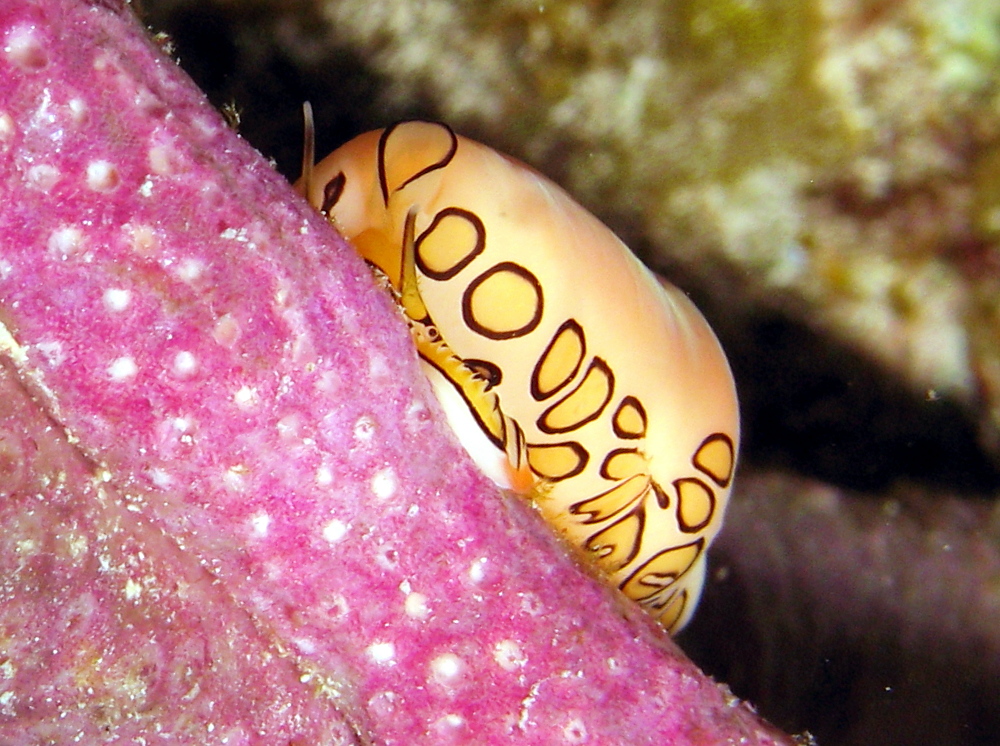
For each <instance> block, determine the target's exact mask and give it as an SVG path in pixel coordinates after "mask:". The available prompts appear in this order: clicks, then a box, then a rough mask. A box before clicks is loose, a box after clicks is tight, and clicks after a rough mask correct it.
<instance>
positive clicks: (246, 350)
mask: <svg viewBox="0 0 1000 746" xmlns="http://www.w3.org/2000/svg"><path fill="white" fill-rule="evenodd" d="M0 36H2V39H3V49H2V54H0V163H2V166H0V174H2V179H3V181H2V187H0V188H2V190H3V192H2V193H3V204H4V210H3V212H2V214H0V322H2V324H3V327H2V328H0V352H2V357H3V360H4V365H5V368H4V373H5V375H6V378H5V379H4V385H5V386H6V387H7V388H6V391H8V392H10V398H9V399H8V400H6V401H9V402H11V404H10V405H9V406H7V408H6V409H4V410H3V411H2V412H0V414H2V415H3V416H4V417H5V419H4V420H3V423H4V424H3V427H4V428H5V429H4V430H3V433H2V435H3V437H5V438H6V440H5V441H2V442H6V443H8V444H9V449H8V450H7V451H6V453H9V454H13V456H12V457H11V458H10V459H8V460H7V461H6V462H5V463H6V464H7V466H6V467H5V468H7V470H8V471H9V472H10V473H11V474H14V473H15V472H16V473H17V474H20V477H18V478H17V479H14V478H11V479H10V480H8V485H9V486H7V487H5V488H4V490H5V495H6V496H8V497H9V498H10V501H9V503H8V505H15V506H17V508H18V509H17V511H14V512H12V511H10V510H8V511H7V512H6V513H5V514H4V516H5V519H6V520H9V521H16V520H18V519H19V516H23V515H26V514H30V513H31V511H32V510H35V508H33V507H31V506H32V504H33V503H32V500H33V499H38V500H41V501H42V504H43V505H44V507H45V509H46V510H54V511H55V514H54V515H56V516H58V518H59V523H58V525H57V527H55V528H53V527H52V526H51V525H50V524H49V523H48V522H46V523H41V524H31V525H29V526H27V527H26V528H23V531H21V532H20V533H19V534H17V536H21V537H22V538H20V539H17V540H15V539H14V538H12V537H13V536H14V535H15V534H4V537H5V538H4V539H3V540H2V542H3V543H4V544H5V546H4V550H3V552H2V553H0V557H3V561H4V563H5V564H4V568H3V571H4V575H5V576H6V577H8V578H14V581H8V583H7V584H6V585H5V586H4V587H3V590H2V593H3V596H2V598H3V599H4V604H3V609H4V610H3V612H2V616H3V624H4V626H3V630H4V634H5V635H6V637H4V638H2V639H4V640H6V639H11V640H13V641H14V642H15V643H16V644H12V645H11V646H9V647H5V648H2V649H0V666H8V668H7V669H6V670H7V671H13V672H14V673H13V674H12V675H11V676H6V677H0V736H3V737H4V738H8V739H13V740H15V742H25V743H29V742H33V741H32V740H31V739H32V738H33V737H41V736H44V737H46V738H56V739H57V740H69V739H70V738H71V737H73V735H74V733H82V734H84V736H83V737H82V740H84V741H86V740H87V739H89V740H90V741H91V742H95V741H97V740H99V739H103V741H106V742H126V741H128V742H133V741H132V739H133V738H135V737H137V736H136V735H135V734H137V733H141V734H142V738H144V739H146V741H147V742H153V741H157V740H168V739H172V741H171V742H173V743H178V742H184V743H215V742H218V743H227V742H228V743H233V742H241V743H257V742H259V743H274V742H276V739H279V738H280V739H285V740H289V741H291V740H295V739H298V740H300V741H302V742H321V741H324V740H326V741H328V742H341V743H350V742H352V741H353V739H354V738H355V736H354V735H353V734H357V738H358V740H359V741H360V742H363V743H367V742H371V743H378V744H407V745H414V744H421V743H427V744H443V743H473V742H474V743H483V744H500V743H525V744H555V743H602V744H610V743H630V744H643V743H650V744H653V743H657V744H660V743H673V744H686V743H690V744H708V743H737V742H739V743H748V744H750V743H752V744H772V743H789V741H788V739H787V737H785V736H782V735H781V734H779V733H777V732H775V731H774V730H773V729H771V728H770V727H769V726H767V725H766V724H764V723H762V722H761V721H760V720H759V719H758V718H757V717H756V716H755V715H754V714H753V713H752V712H751V711H750V710H749V709H748V708H747V707H745V706H743V705H742V704H740V703H738V702H736V701H735V700H733V698H732V697H731V696H729V695H728V694H727V692H726V690H725V689H724V688H720V687H719V686H717V685H716V684H715V683H714V682H712V681H710V680H709V679H707V678H706V677H704V676H703V675H702V674H701V673H700V672H699V671H698V670H697V669H696V668H695V667H694V666H693V665H692V664H691V663H690V662H689V661H688V660H687V659H686V658H685V657H684V656H683V654H682V653H680V652H679V651H678V649H677V648H676V647H675V646H674V644H673V643H672V642H671V641H670V640H669V639H668V638H667V637H666V636H665V635H663V633H662V632H661V631H660V630H659V629H658V628H656V627H655V626H654V625H653V623H652V622H651V621H649V620H648V619H647V618H646V617H645V615H644V614H642V613H641V612H639V611H637V610H634V609H632V608H631V607H630V606H627V605H626V604H625V603H624V602H622V601H620V600H619V599H618V598H617V596H616V595H615V594H614V593H612V592H611V591H609V590H608V589H607V588H605V587H603V586H602V585H601V584H600V583H598V582H596V581H595V580H594V579H592V578H591V577H590V575H589V574H588V573H587V572H586V571H584V570H582V569H581V568H580V567H578V566H577V564H576V563H575V562H574V561H573V559H572V558H571V557H570V556H569V555H568V554H567V552H566V551H565V550H564V548H563V547H562V545H561V544H560V543H559V542H558V541H557V540H556V539H555V538H554V537H553V536H552V535H551V534H550V533H549V532H548V531H547V529H545V528H544V527H543V526H542V525H540V522H539V519H538V518H537V516H535V515H534V514H533V513H532V512H531V510H530V509H529V508H528V507H527V506H526V505H524V504H522V503H519V502H516V501H513V500H512V499H510V498H506V497H504V496H502V495H499V494H497V492H496V490H495V489H494V488H493V487H492V486H491V485H490V484H489V483H488V482H487V481H486V480H484V479H483V478H482V477H481V476H480V475H478V474H477V473H476V472H475V471H474V470H473V469H472V467H471V466H470V464H469V463H468V461H467V459H466V457H465V455H464V453H463V452H462V450H461V449H460V448H459V447H458V446H457V444H456V443H455V442H454V441H453V439H452V438H451V436H450V434H449V433H448V432H447V431H446V430H445V429H443V427H442V425H441V424H440V421H439V418H438V415H437V409H436V404H435V403H434V401H433V399H432V397H431V396H430V395H429V393H428V389H427V386H426V385H425V383H424V382H423V380H422V378H421V376H420V373H419V370H418V368H417V365H416V360H415V356H414V353H413V351H412V347H411V344H410V341H409V338H408V336H407V333H406V330H405V328H404V326H403V324H402V322H401V321H400V320H399V318H398V314H397V312H396V311H395V309H394V308H393V306H392V304H391V302H390V301H389V299H387V298H386V297H385V296H384V295H383V294H382V293H381V292H380V291H379V290H378V289H377V288H376V287H375V286H374V284H373V283H372V282H371V280H370V277H369V276H368V271H367V269H366V268H365V266H364V265H363V263H362V262H361V261H360V260H359V259H358V258H357V257H356V256H355V255H354V253H353V251H351V249H350V248H349V247H348V246H346V245H345V244H344V242H343V241H342V240H341V239H340V238H339V237H338V236H336V235H335V233H334V232H333V231H332V230H331V228H330V227H329V226H328V225H327V224H326V223H325V222H324V221H322V220H321V219H320V217H319V216H318V215H316V214H314V213H313V212H311V211H310V210H309V209H308V208H307V206H306V205H305V204H304V203H303V202H302V201H301V200H299V199H298V198H297V197H295V195H294V194H293V193H292V191H291V189H290V187H289V186H288V184H286V183H285V182H284V181H283V180H282V179H281V177H280V176H278V175H277V174H276V173H274V172H273V170H272V169H270V168H269V167H268V165H267V164H266V162H264V160H263V159H262V158H261V157H260V156H259V155H258V154H257V153H256V152H254V151H253V150H252V149H251V148H250V147H248V146H247V145H246V144H245V143H243V142H242V141H241V140H239V138H238V137H236V135H235V134H233V133H232V132H231V131H229V130H228V129H227V128H226V127H225V125H224V124H223V122H222V121H221V119H220V118H219V117H218V116H217V115H216V114H215V112H214V111H213V110H212V109H211V108H210V107H209V105H208V104H207V102H206V101H205V100H204V98H203V97H202V96H201V94H200V93H199V92H197V91H196V90H195V89H194V87H193V86H192V85H191V84H190V82H189V81H188V80H187V79H186V78H185V77H184V76H183V74H182V73H181V72H180V71H179V70H178V68H177V67H176V66H175V65H174V64H173V63H172V62H171V61H169V60H167V59H165V58H164V56H163V55H162V54H160V53H159V50H157V49H156V48H155V46H154V45H153V44H152V43H150V42H149V41H148V39H147V38H146V36H145V33H144V32H143V30H142V29H141V27H140V26H139V25H138V24H137V23H136V22H135V20H134V19H133V18H132V17H131V15H130V14H129V13H127V12H126V11H125V10H124V9H123V8H122V7H119V6H118V5H117V4H115V3H112V2H108V1H107V0H105V1H104V2H85V1H84V0H36V1H31V0H6V2H5V3H4V4H3V6H2V9H0ZM25 392H30V394H31V395H32V396H33V397H34V398H33V400H32V401H28V400H27V398H26V394H25ZM18 397H20V398H18ZM15 403H16V406H15ZM42 423H45V424H44V425H43V424H42ZM32 428H33V429H32ZM63 431H65V432H63ZM31 433H34V435H32V434H31ZM39 444H42V446H44V449H45V452H46V453H47V454H49V455H48V456H47V457H46V459H47V460H45V459H43V460H41V461H39V460H38V458H34V457H32V458H29V454H31V453H34V452H35V451H36V450H37V449H38V448H40V447H42V446H40V445H39ZM18 470H19V471H18ZM60 474H61V475H62V476H59V475H60ZM74 531H76V532H79V533H80V535H81V536H82V537H83V538H82V539H81V540H80V541H78V542H77V550H78V551H77V555H74V551H76V550H74V549H73V546H74V545H73V543H72V541H70V540H69V539H67V538H66V537H67V536H68V535H70V534H72V533H73V532H74ZM15 541H20V542H21V543H15V544H14V545H13V546H11V545H10V542H15ZM24 542H27V543H24ZM31 542H35V544H34V546H35V547H36V548H37V547H38V546H40V545H41V546H44V547H48V549H44V551H43V550H39V552H36V553H35V554H31V551H29V550H31ZM66 542H69V543H68V544H66V546H65V547H63V546H62V545H63V544H65V543H66ZM24 547H28V549H24ZM60 547H62V548H60ZM25 552H28V553H29V555H30V556H31V558H32V559H31V562H30V563H29V565H30V566H31V567H35V568H36V570H37V571H35V572H34V573H33V574H31V575H30V577H31V578H35V580H31V581H26V580H25V579H24V578H25V577H27V576H24V575H23V573H21V571H22V570H23V567H22V565H24V561H25V554H24V553H25ZM46 552H47V554H46ZM36 554H38V555H39V556H36ZM81 556H82V557H84V558H85V559H86V558H90V559H87V560H86V561H82V562H78V561H77V560H79V558H80V557H81ZM39 557H41V558H39ZM73 562H76V564H73ZM31 563H35V564H31ZM67 563H69V564H67ZM71 566H72V567H73V568H76V569H75V570H74V572H73V573H70V572H69V571H68V570H66V571H65V572H64V571H62V570H59V568H61V567H62V568H64V569H65V568H69V567H71ZM46 567H48V568H50V569H52V572H48V574H46V572H47V571H46V569H45V568H46ZM56 570H59V571H56ZM19 573H21V574H19ZM179 577H180V578H185V579H186V580H184V582H183V583H181V584H178V580H177V578H179ZM18 578H20V580H18ZM38 578H44V583H43V584H44V585H45V588H46V589H47V590H46V592H45V593H41V594H35V595H32V593H30V592H29V591H30V590H31V589H36V588H37V587H38V585H37V583H41V582H42V580H38ZM36 581H37V582H36ZM25 583H27V585H25ZM32 583H34V585H32ZM192 589H195V590H192ZM196 591H197V592H196ZM81 598H86V599H90V600H88V601H87V603H86V604H85V608H84V610H83V611H82V612H80V614H82V616H78V617H74V619H76V621H75V622H74V621H67V622H66V623H65V624H62V623H59V624H54V625H50V626H49V627H45V626H44V625H42V626H38V625H32V624H24V625H22V626H19V624H18V618H19V615H20V616H21V617H25V616H27V615H30V614H31V613H32V610H33V609H35V610H37V613H39V614H49V613H53V612H52V611H51V609H50V606H51V605H52V599H65V601H64V603H66V604H70V603H74V602H77V601H78V600H79V599H81ZM25 599H27V600H25ZM192 599H194V600H195V601H194V602H192ZM57 606H58V604H57ZM136 609H138V611H136ZM135 614H138V615H139V617H141V619H142V625H140V627H141V629H142V630H144V632H145V633H146V637H145V638H143V639H150V640H153V641H154V642H153V643H151V644H154V649H155V650H156V651H158V652H157V657H156V658H155V660H153V661H152V662H150V661H146V662H143V661H142V659H141V657H138V658H137V656H141V655H142V653H141V650H142V649H144V648H142V649H140V650H137V649H135V648H133V647H132V645H131V644H126V643H125V642H124V641H127V640H133V641H134V639H135V636H134V635H133V632H134V631H135V630H136V629H137V627H136V624H137V622H136V621H134V620H132V616H134V615H135ZM81 619H83V620H84V621H85V622H86V624H83V623H82V622H81V621H80V620H81ZM81 624H83V627H84V628H90V627H92V628H93V633H92V634H88V635H84V636H81V634H80V629H81ZM115 625H117V626H118V627H120V628H121V629H115V628H114V627H115ZM143 625H144V626H143ZM30 630H41V631H36V632H32V631H30ZM43 634H44V635H51V636H52V637H51V638H49V639H45V638H43ZM130 635H132V636H131V637H130ZM84 641H86V642H87V645H89V647H88V648H87V653H86V654H84V655H81V654H79V647H80V646H81V645H83V643H84ZM184 646H189V647H190V646H200V647H199V648H198V649H199V650H201V651H202V653H201V654H200V657H198V660H199V661H201V662H202V664H203V666H204V668H205V671H204V678H203V679H202V678H198V675H197V672H196V673H195V674H192V673H190V671H189V669H190V668H191V667H190V666H187V668H186V669H185V670H184V671H182V670H180V669H181V668H184V667H183V666H181V665H180V663H179V661H184V660H188V659H187V658H184V656H180V657H178V656H177V655H176V654H175V653H176V651H177V650H178V649H183V648H184ZM43 650H53V651H56V652H55V653H52V656H51V657H52V661H51V662H52V664H53V666H49V667H43V666H41V665H28V664H30V663H31V662H32V661H34V662H35V663H37V662H38V661H39V660H41V659H42V658H44V657H45V655H43V654H42V652H41V651H43ZM59 651H61V653H60V652H59ZM226 651H228V653H227V652H226ZM227 655H228V656H230V657H231V658H232V660H231V661H230V663H231V665H230V666H229V667H228V668H227V667H226V666H224V665H223V663H224V662H226V661H227V660H229V659H228V658H227ZM39 656H41V657H39ZM253 661H259V662H260V670H256V668H257V667H256V666H255V665H251V663H252V662H253ZM289 666H292V667H293V668H294V670H295V671H297V672H298V674H299V676H298V679H295V678H294V677H290V674H289ZM26 671H33V672H34V674H33V675H28V674H27V673H25V672H26ZM123 671H124V672H125V673H122V672H123ZM186 671H187V672H186ZM46 676H47V677H49V678H46ZM130 676H131V678H129V677H130ZM185 676H187V677H189V678H190V679H191V681H190V687H189V688H188V689H187V690H186V694H185V695H184V696H181V697H179V698H178V697H177V696H175V695H176V692H177V691H179V689H178V687H179V684H178V682H179V681H181V680H184V677H185ZM213 677H214V678H213ZM133 679H134V680H135V681H137V682H138V683H136V684H135V686H134V687H133V689H132V690H129V689H128V688H127V687H126V688H125V689H124V690H123V689H122V687H124V686H125V684H126V683H127V682H129V681H132V680H133ZM95 682H96V685H97V688H96V689H95ZM4 687H7V688H6V689H4ZM102 687H103V689H102ZM112 689H113V690H114V692H113V696H112V695H108V697H107V698H106V699H105V700H100V701H99V703H98V704H99V705H100V706H97V707H95V706H93V701H92V700H89V699H88V694H87V692H88V691H89V692H91V693H93V692H95V691H97V692H98V694H99V693H100V692H102V691H111V690H112ZM123 691H124V693H123ZM40 692H49V696H48V699H47V700H46V698H45V697H44V696H41V695H40ZM95 696H98V695H95ZM264 701H270V702H271V705H270V707H271V708H272V709H271V710H269V712H270V713H271V715H272V717H270V718H269V719H268V718H264V717H263V716H262V715H261V714H260V712H259V711H258V708H257V707H247V706H246V703H247V702H255V703H260V702H264ZM45 702H47V705H46V706H47V707H49V710H48V711H47V712H49V713H50V716H42V715H40V714H39V713H40V712H41V710H40V709H39V708H40V707H42V704H43V703H45ZM109 702H110V703H114V707H112V706H110V705H109V704H108V703H109ZM130 702H131V703H132V705H133V706H134V709H133V710H130V709H129V707H128V704H129V703H130ZM88 703H89V704H88ZM282 707H284V709H282ZM74 708H75V711H74V714H73V717H71V718H70V717H69V716H68V715H66V714H64V713H68V712H70V711H71V710H74ZM80 712H83V713H84V716H83V721H84V722H81V716H80V714H79V713H80ZM276 712H285V713H286V715H287V717H286V719H285V720H284V721H282V719H281V717H278V716H275V715H274V713H276ZM151 713H152V714H151ZM64 722H65V723H66V725H65V726H64V725H63V723H64ZM210 726H211V727H210ZM74 728H75V729H77V730H73V729H74ZM88 728H89V729H90V730H87V729H88ZM268 728H270V730H268ZM324 728H325V729H326V730H324ZM95 729H96V730H95ZM282 729H284V730H282ZM18 733H27V734H28V735H26V736H24V737H23V739H21V738H16V737H15V736H13V735H11V734H18ZM95 733H96V734H98V735H94V734H95ZM222 733H225V734H226V738H223V737H222V735H220V734H222ZM53 734H55V735H53ZM87 734H90V735H87Z"/></svg>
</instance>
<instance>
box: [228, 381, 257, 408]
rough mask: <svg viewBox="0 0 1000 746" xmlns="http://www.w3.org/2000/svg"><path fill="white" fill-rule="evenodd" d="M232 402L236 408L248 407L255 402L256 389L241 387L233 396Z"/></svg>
mask: <svg viewBox="0 0 1000 746" xmlns="http://www.w3.org/2000/svg"><path fill="white" fill-rule="evenodd" d="M233 401H234V402H236V405H237V406H238V407H241V408H246V407H249V406H251V405H253V404H254V403H255V402H256V401H257V389H255V388H253V387H252V386H241V387H240V388H239V390H238V391H237V392H236V393H235V394H233Z"/></svg>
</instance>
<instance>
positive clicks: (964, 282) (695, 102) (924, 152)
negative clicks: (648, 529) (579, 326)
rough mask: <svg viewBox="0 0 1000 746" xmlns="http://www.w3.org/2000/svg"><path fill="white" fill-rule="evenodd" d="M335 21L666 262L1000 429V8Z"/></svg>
mask: <svg viewBox="0 0 1000 746" xmlns="http://www.w3.org/2000/svg"><path fill="white" fill-rule="evenodd" d="M319 7H320V9H321V12H322V13H323V15H324V17H325V19H326V20H328V21H329V29H330V31H329V33H330V34H331V35H333V36H334V37H335V38H336V42H337V43H338V44H341V45H343V44H347V45H349V46H351V47H352V48H354V49H357V50H360V53H361V54H362V55H363V57H364V58H365V60H366V62H367V64H369V65H370V66H371V67H372V68H373V69H374V70H377V71H378V73H379V74H380V75H384V76H386V78H387V79H388V80H389V81H390V83H389V85H390V88H391V90H392V95H394V96H396V97H397V98H405V97H413V96H414V95H417V94H420V95H429V96H430V97H431V99H432V100H433V105H434V107H435V108H436V109H437V111H438V112H439V113H440V115H441V116H442V117H444V118H446V119H448V120H449V121H450V122H451V123H452V124H454V125H455V126H456V127H458V128H459V129H460V130H461V129H464V130H465V131H467V132H468V133H469V134H472V135H475V136H478V137H480V138H482V139H487V140H489V141H490V142H491V143H492V144H495V145H498V146H501V147H505V148H507V149H509V150H512V151H514V152H517V153H518V154H520V155H521V156H522V157H524V158H526V159H528V160H529V161H531V162H532V163H534V164H536V165H538V166H539V167H541V168H542V169H544V170H546V171H548V172H549V173H551V174H553V175H554V176H556V178H557V179H559V180H560V181H561V182H562V183H563V184H565V185H566V186H567V187H568V188H569V189H570V190H571V191H572V192H574V194H575V195H576V196H578V197H579V198H580V199H581V200H582V201H583V202H585V203H586V204H587V205H588V206H589V207H591V208H592V209H594V210H595V211H596V212H597V213H598V214H599V215H601V216H602V217H604V218H605V219H607V220H609V222H611V223H612V224H613V225H615V226H616V227H619V228H625V233H626V238H636V237H639V238H641V241H640V242H639V243H640V244H641V245H643V246H648V247H649V248H648V250H649V253H650V256H649V257H648V258H649V259H650V261H652V262H653V263H654V264H656V263H660V264H664V263H670V264H678V263H680V264H682V265H684V266H685V268H686V271H688V272H691V273H694V274H698V275H700V276H701V279H702V280H703V281H704V282H706V283H707V285H708V287H711V285H712V283H714V282H718V283H719V285H720V286H723V285H724V286H725V288H726V290H727V292H730V291H733V290H734V286H735V290H736V291H737V292H738V293H739V294H741V297H743V298H745V299H747V300H750V301H756V302H760V301H761V300H764V301H765V302H767V303H773V304H777V305H778V306H779V307H794V308H796V309H802V308H804V309H805V317H806V320H807V321H808V322H809V323H811V324H814V325H819V326H823V327H825V328H830V329H832V330H833V331H834V332H835V333H836V334H837V335H839V336H840V337H841V338H842V339H844V340H846V341H848V342H850V343H855V344H857V345H858V346H860V347H861V348H863V349H866V350H868V351H869V353H870V354H871V355H872V356H874V357H875V358H876V359H878V360H879V361H880V362H881V363H883V364H885V365H886V366H888V367H890V368H891V369H894V370H897V371H899V372H900V373H901V374H902V375H904V376H905V377H906V379H907V380H909V381H910V382H911V384H912V386H913V387H914V388H915V389H916V390H918V391H922V390H925V389H926V390H927V391H928V392H933V395H935V396H936V395H950V396H953V397H956V398H958V399H959V400H962V401H964V402H966V403H967V404H969V405H980V404H982V403H985V404H986V407H985V408H984V411H985V412H986V413H987V416H986V418H985V422H984V424H989V423H992V424H991V425H990V427H989V428H988V429H989V430H997V429H998V425H1000V301H998V300H997V299H998V298H1000V292H998V291H1000V259H998V257H1000V254H998V252H997V241H998V240H1000V178H998V177H1000V173H998V171H1000V138H998V133H1000V95H998V92H1000V91H998V79H1000V64H998V63H1000V5H998V4H997V3H996V2H995V1H994V0H965V1H964V2H956V1H955V0H911V1H910V2H891V3H887V2H848V1H847V0H825V1H820V0H812V1H810V2H793V1H792V0H784V1H782V2H770V3H763V2H752V1H751V0H717V1H715V2H663V1H662V0H640V1H635V0H630V1H628V2H625V1H620V2H598V1H596V0H595V1H593V2H545V1H541V2H539V1H535V2H525V1H523V0H507V1H506V2H504V1H498V2H479V3H462V2H457V1H455V0H420V1H418V0H402V1H400V2H394V3H382V4H376V5H372V4H370V3H366V2H345V0H336V2H333V1H330V2H325V3H321V4H320V6H319ZM630 233H631V235H629V234H630ZM723 276H724V277H725V278H726V279H725V280H722V279H719V278H721V277H723ZM980 397H985V402H983V401H982V399H981V398H980Z"/></svg>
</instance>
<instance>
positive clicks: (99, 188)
mask: <svg viewBox="0 0 1000 746" xmlns="http://www.w3.org/2000/svg"><path fill="white" fill-rule="evenodd" d="M119 181H121V179H120V177H119V176H118V169H117V168H115V166H114V164H112V163H108V162H107V161H91V162H90V163H88V164H87V186H88V187H89V188H90V189H93V190H94V191H95V192H110V191H111V190H113V189H114V188H115V187H116V186H118V182H119Z"/></svg>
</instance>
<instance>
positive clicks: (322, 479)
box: [315, 464, 333, 487]
mask: <svg viewBox="0 0 1000 746" xmlns="http://www.w3.org/2000/svg"><path fill="white" fill-rule="evenodd" d="M315 480H316V486H317V487H329V486H330V485H331V484H333V469H331V468H330V467H329V466H326V465H325V464H324V465H323V466H321V467H319V468H318V469H317V470H316V476H315Z"/></svg>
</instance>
